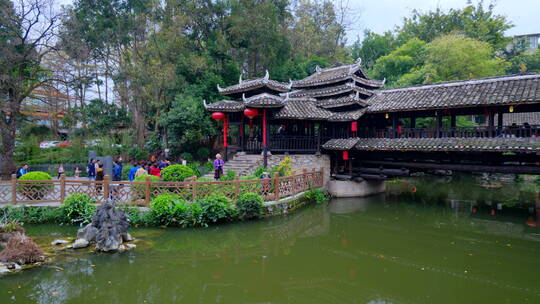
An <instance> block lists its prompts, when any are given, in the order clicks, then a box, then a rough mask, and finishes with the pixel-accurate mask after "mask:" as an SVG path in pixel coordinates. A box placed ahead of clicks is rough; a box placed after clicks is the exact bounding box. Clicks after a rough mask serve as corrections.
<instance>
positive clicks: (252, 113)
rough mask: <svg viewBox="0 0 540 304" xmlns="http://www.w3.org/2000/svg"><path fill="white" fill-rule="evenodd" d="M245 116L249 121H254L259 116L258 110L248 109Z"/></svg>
mask: <svg viewBox="0 0 540 304" xmlns="http://www.w3.org/2000/svg"><path fill="white" fill-rule="evenodd" d="M244 115H245V116H246V117H247V118H249V119H253V118H255V117H257V115H259V112H257V109H250V108H247V109H245V110H244Z"/></svg>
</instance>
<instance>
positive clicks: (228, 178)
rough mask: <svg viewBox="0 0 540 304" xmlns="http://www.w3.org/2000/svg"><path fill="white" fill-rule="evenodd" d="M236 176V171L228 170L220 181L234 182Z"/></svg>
mask: <svg viewBox="0 0 540 304" xmlns="http://www.w3.org/2000/svg"><path fill="white" fill-rule="evenodd" d="M235 176H236V172H235V171H234V170H227V172H225V174H224V175H223V176H222V177H220V178H219V180H220V181H232V180H234V178H235Z"/></svg>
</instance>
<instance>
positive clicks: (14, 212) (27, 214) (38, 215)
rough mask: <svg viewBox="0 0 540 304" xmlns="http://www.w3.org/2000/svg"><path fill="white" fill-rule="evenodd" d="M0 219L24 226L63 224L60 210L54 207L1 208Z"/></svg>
mask: <svg viewBox="0 0 540 304" xmlns="http://www.w3.org/2000/svg"><path fill="white" fill-rule="evenodd" d="M0 218H6V219H8V220H10V221H17V222H19V223H22V224H43V223H59V222H62V213H61V210H60V208H53V207H29V206H22V207H11V206H8V207H4V208H0Z"/></svg>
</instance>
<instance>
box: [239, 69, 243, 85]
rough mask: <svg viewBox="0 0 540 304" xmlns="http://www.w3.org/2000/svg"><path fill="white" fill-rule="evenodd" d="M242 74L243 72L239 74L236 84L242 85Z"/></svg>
mask: <svg viewBox="0 0 540 304" xmlns="http://www.w3.org/2000/svg"><path fill="white" fill-rule="evenodd" d="M243 74H244V71H242V72H240V78H238V84H242V75H243Z"/></svg>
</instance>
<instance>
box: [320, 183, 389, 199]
mask: <svg viewBox="0 0 540 304" xmlns="http://www.w3.org/2000/svg"><path fill="white" fill-rule="evenodd" d="M327 189H328V192H329V193H330V194H331V195H332V196H333V197H365V196H370V195H374V194H379V193H383V192H385V191H386V183H385V181H376V180H371V181H367V180H364V181H361V182H356V181H340V180H331V181H329V182H328V184H327Z"/></svg>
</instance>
